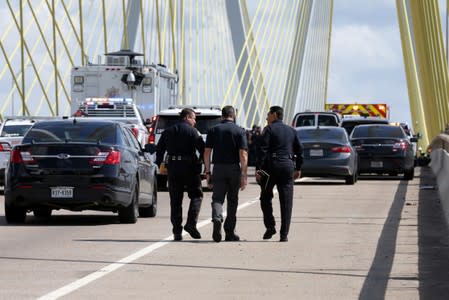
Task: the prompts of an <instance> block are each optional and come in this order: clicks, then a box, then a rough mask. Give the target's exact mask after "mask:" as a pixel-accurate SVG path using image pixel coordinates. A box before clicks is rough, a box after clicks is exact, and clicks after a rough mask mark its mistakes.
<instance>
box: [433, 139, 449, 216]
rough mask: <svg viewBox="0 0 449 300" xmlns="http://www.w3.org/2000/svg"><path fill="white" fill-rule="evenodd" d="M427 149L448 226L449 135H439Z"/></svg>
mask: <svg viewBox="0 0 449 300" xmlns="http://www.w3.org/2000/svg"><path fill="white" fill-rule="evenodd" d="M429 148H430V149H431V150H432V152H431V153H430V165H429V166H430V168H431V169H432V171H433V173H434V174H435V176H436V178H437V183H438V193H439V195H440V199H441V205H442V207H443V212H444V216H445V218H446V223H447V224H449V184H448V182H449V152H448V151H449V135H447V134H444V133H442V134H439V135H438V136H437V137H435V138H434V139H433V140H432V143H430V145H429Z"/></svg>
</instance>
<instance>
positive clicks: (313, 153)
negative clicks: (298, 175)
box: [309, 149, 323, 156]
mask: <svg viewBox="0 0 449 300" xmlns="http://www.w3.org/2000/svg"><path fill="white" fill-rule="evenodd" d="M309 153H310V156H323V149H310V152H309Z"/></svg>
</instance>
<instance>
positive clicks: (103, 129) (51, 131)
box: [23, 123, 116, 144]
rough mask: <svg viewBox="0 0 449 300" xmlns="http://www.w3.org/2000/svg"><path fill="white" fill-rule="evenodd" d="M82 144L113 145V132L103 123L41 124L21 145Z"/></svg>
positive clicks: (111, 128)
mask: <svg viewBox="0 0 449 300" xmlns="http://www.w3.org/2000/svg"><path fill="white" fill-rule="evenodd" d="M53 142H83V143H86V142H87V143H92V142H94V143H102V144H115V142H116V137H115V130H114V127H113V126H111V124H105V123H75V124H73V123H47V124H46V123H41V124H39V125H36V126H34V127H33V128H32V129H31V130H30V131H29V132H28V133H27V134H26V136H25V137H24V139H23V143H24V144H26V143H53Z"/></svg>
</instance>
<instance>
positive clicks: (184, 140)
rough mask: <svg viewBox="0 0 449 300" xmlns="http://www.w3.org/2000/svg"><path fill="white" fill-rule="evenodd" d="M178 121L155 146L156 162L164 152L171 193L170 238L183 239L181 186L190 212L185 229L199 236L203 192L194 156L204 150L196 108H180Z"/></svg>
mask: <svg viewBox="0 0 449 300" xmlns="http://www.w3.org/2000/svg"><path fill="white" fill-rule="evenodd" d="M180 117H181V121H180V122H179V123H177V124H175V125H173V126H171V127H169V128H167V129H166V130H164V132H163V133H162V135H161V138H160V140H159V142H158V144H157V148H156V164H157V165H158V166H160V165H161V162H162V161H163V159H164V154H165V152H167V157H166V160H167V171H168V191H169V195H170V208H171V212H170V220H171V223H172V225H173V238H174V240H175V241H180V240H182V235H181V233H182V199H183V197H184V188H187V194H188V196H189V198H190V206H189V212H188V215H187V222H186V225H185V226H184V230H185V231H187V232H188V233H189V234H190V235H191V236H192V238H194V239H200V238H201V234H200V233H199V231H198V230H197V228H196V224H197V222H198V215H199V213H200V208H201V202H202V200H203V191H202V186H201V177H200V173H201V164H200V160H199V158H198V157H197V155H196V151H198V152H199V153H200V154H202V153H203V152H204V141H203V138H202V137H201V134H200V133H199V132H198V130H197V129H196V128H195V124H196V115H195V111H194V110H193V109H190V108H184V109H183V110H182V111H181V116H180Z"/></svg>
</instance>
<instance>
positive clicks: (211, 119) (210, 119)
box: [156, 115, 221, 134]
mask: <svg viewBox="0 0 449 300" xmlns="http://www.w3.org/2000/svg"><path fill="white" fill-rule="evenodd" d="M177 122H179V116H159V119H158V121H157V125H156V134H161V133H162V132H163V131H164V130H165V129H167V128H168V127H170V126H172V125H174V124H176V123H177ZM220 122H221V116H199V115H197V116H196V126H195V127H196V129H198V131H199V132H200V133H201V134H207V131H208V130H209V128H211V127H213V126H215V125H217V124H218V123H220Z"/></svg>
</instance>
